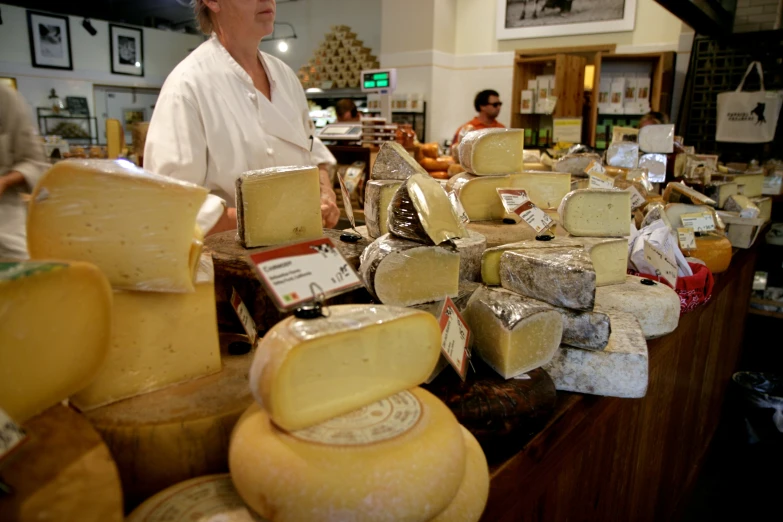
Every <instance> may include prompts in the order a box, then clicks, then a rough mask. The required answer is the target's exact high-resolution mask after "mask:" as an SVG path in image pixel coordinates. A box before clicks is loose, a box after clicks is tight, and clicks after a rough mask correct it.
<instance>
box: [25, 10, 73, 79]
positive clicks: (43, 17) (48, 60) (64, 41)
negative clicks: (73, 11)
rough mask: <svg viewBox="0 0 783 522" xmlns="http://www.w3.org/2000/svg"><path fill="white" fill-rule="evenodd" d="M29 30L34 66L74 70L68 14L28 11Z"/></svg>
mask: <svg viewBox="0 0 783 522" xmlns="http://www.w3.org/2000/svg"><path fill="white" fill-rule="evenodd" d="M27 32H28V37H29V39H30V56H32V60H33V67H41V68H45V69H66V70H69V71H72V70H73V61H72V59H71V28H70V25H69V24H68V17H67V16H59V15H53V14H48V13H38V12H36V11H27Z"/></svg>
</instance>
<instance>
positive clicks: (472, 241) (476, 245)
mask: <svg viewBox="0 0 783 522" xmlns="http://www.w3.org/2000/svg"><path fill="white" fill-rule="evenodd" d="M454 246H455V247H456V248H457V252H459V279H460V281H481V257H482V256H483V255H484V251H485V250H486V249H487V238H485V237H484V236H483V235H481V234H479V233H478V232H473V231H472V230H470V231H468V236H467V237H464V238H461V239H455V240H454Z"/></svg>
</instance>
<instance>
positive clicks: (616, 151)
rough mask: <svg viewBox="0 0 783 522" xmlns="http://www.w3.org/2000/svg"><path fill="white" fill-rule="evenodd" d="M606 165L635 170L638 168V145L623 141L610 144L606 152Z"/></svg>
mask: <svg viewBox="0 0 783 522" xmlns="http://www.w3.org/2000/svg"><path fill="white" fill-rule="evenodd" d="M606 164H607V165H610V166H612V167H625V168H626V169H635V168H636V167H638V166H639V145H638V144H636V143H627V142H624V141H621V142H619V143H612V144H611V145H609V148H608V149H607V150H606Z"/></svg>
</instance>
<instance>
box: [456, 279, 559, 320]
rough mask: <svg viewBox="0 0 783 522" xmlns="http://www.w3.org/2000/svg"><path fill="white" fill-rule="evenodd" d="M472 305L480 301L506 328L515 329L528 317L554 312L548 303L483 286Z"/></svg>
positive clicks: (472, 298)
mask: <svg viewBox="0 0 783 522" xmlns="http://www.w3.org/2000/svg"><path fill="white" fill-rule="evenodd" d="M470 301H471V304H472V303H473V302H474V301H479V302H481V303H483V305H484V306H485V307H487V308H489V309H490V310H492V313H493V314H494V315H495V317H497V318H498V320H500V322H501V323H502V324H503V325H504V327H505V328H506V329H508V330H513V329H514V327H515V326H516V325H517V324H519V323H520V322H522V321H524V320H525V319H527V318H528V317H531V316H533V315H535V314H539V313H542V312H548V311H551V310H553V307H551V306H549V305H548V304H547V303H544V302H541V301H538V300H536V299H531V298H529V297H525V296H523V295H520V294H517V293H514V292H509V291H507V290H503V289H500V288H487V287H486V286H482V287H481V288H479V289H478V290H476V291H475V293H474V294H473V296H472V297H471V300H470Z"/></svg>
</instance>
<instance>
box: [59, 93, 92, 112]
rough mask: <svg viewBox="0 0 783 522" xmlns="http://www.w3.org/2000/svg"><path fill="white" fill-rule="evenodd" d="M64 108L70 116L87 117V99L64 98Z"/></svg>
mask: <svg viewBox="0 0 783 522" xmlns="http://www.w3.org/2000/svg"><path fill="white" fill-rule="evenodd" d="M65 106H66V107H67V108H68V112H70V113H71V116H89V115H90V106H89V105H88V104H87V98H84V97H81V96H66V97H65Z"/></svg>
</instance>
